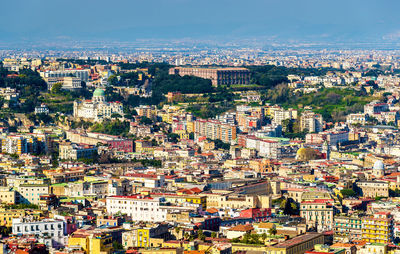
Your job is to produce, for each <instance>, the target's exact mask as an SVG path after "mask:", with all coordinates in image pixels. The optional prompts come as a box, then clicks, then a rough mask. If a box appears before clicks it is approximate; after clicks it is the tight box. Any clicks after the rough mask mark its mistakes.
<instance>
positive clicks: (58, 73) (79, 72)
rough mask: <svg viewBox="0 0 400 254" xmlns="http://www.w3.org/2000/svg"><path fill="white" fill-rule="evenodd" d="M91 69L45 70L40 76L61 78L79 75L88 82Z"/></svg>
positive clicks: (78, 76)
mask: <svg viewBox="0 0 400 254" xmlns="http://www.w3.org/2000/svg"><path fill="white" fill-rule="evenodd" d="M89 72H90V70H73V69H71V70H64V71H45V72H40V76H42V77H43V78H60V77H71V76H73V77H77V78H79V79H80V80H82V81H85V82H87V81H88V80H89Z"/></svg>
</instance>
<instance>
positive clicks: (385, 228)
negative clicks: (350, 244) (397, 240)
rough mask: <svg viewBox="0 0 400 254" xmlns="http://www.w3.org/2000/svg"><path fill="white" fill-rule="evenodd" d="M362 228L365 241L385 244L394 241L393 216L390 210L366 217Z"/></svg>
mask: <svg viewBox="0 0 400 254" xmlns="http://www.w3.org/2000/svg"><path fill="white" fill-rule="evenodd" d="M361 229H362V240H363V241H366V242H369V243H384V244H388V243H391V242H392V241H393V217H392V215H391V214H390V213H388V212H378V213H375V214H373V215H372V216H366V217H364V218H363V219H362V227H361Z"/></svg>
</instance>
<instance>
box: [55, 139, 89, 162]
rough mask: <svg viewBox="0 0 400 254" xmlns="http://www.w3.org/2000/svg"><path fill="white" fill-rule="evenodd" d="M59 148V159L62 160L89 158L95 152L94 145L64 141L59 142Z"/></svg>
mask: <svg viewBox="0 0 400 254" xmlns="http://www.w3.org/2000/svg"><path fill="white" fill-rule="evenodd" d="M59 149H60V159H64V160H79V159H81V158H86V159H91V158H93V156H94V155H96V154H97V147H96V146H94V145H86V144H75V143H71V142H64V143H61V144H60V146H59Z"/></svg>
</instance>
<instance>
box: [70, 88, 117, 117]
mask: <svg viewBox="0 0 400 254" xmlns="http://www.w3.org/2000/svg"><path fill="white" fill-rule="evenodd" d="M113 114H119V115H121V116H123V115H124V110H123V105H122V103H121V102H106V97H105V93H104V90H103V89H100V88H97V89H96V90H95V91H94V92H93V98H92V100H85V101H74V117H81V118H85V119H89V120H94V121H101V120H103V119H106V118H111V116H112V115H113Z"/></svg>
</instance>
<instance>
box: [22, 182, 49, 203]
mask: <svg viewBox="0 0 400 254" xmlns="http://www.w3.org/2000/svg"><path fill="white" fill-rule="evenodd" d="M18 192H19V202H20V203H23V204H35V205H39V204H40V196H41V195H48V194H49V185H48V184H21V185H20V186H19V187H18Z"/></svg>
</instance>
